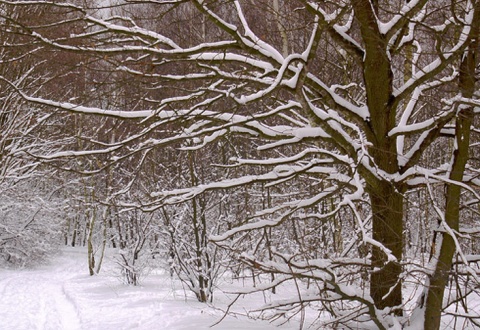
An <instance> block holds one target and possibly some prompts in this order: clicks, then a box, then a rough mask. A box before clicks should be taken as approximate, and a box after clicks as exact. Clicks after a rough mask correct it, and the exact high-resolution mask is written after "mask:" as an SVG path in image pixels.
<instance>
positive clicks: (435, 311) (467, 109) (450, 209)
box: [424, 1, 480, 330]
mask: <svg viewBox="0 0 480 330" xmlns="http://www.w3.org/2000/svg"><path fill="white" fill-rule="evenodd" d="M474 10H475V14H474V18H473V25H472V28H471V30H470V35H469V38H470V44H469V47H468V49H467V50H466V53H465V55H464V56H463V58H462V62H461V64H460V77H459V88H460V91H461V93H462V96H464V97H466V98H471V97H472V96H473V94H474V92H475V83H476V77H475V74H476V66H477V57H478V47H479V44H480V40H479V38H480V22H479V21H480V1H477V3H476V4H475V9H474ZM459 107H463V108H461V109H460V111H459V112H458V114H457V118H456V123H455V139H456V144H455V145H456V146H455V149H454V151H453V155H452V166H451V172H450V176H449V179H450V180H451V181H453V182H461V181H462V180H463V174H464V171H465V166H466V165H467V162H468V159H469V155H468V154H469V148H470V131H471V126H472V123H473V116H474V109H473V107H471V106H464V105H459ZM461 192H462V188H461V187H460V186H459V185H458V184H454V183H449V184H447V189H446V193H445V199H446V206H445V221H444V223H443V227H444V229H450V230H453V231H454V232H458V230H459V227H460V203H461ZM455 251H456V244H455V241H454V238H453V237H452V235H451V234H450V233H449V232H448V230H445V231H443V232H442V233H441V237H440V251H439V252H438V254H437V255H434V256H433V257H434V258H437V260H436V265H435V270H434V272H433V274H431V275H430V277H429V283H428V284H429V286H428V291H427V294H426V295H427V296H426V299H425V324H424V328H425V329H426V330H438V329H440V321H441V316H442V309H443V298H444V295H445V288H446V287H447V284H448V283H447V282H448V277H449V273H450V270H451V268H452V265H453V256H454V254H455Z"/></svg>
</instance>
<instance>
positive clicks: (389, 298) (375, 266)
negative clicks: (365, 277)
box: [370, 182, 403, 315]
mask: <svg viewBox="0 0 480 330" xmlns="http://www.w3.org/2000/svg"><path fill="white" fill-rule="evenodd" d="M370 201H371V205H372V213H373V218H372V235H373V239H374V240H376V241H377V242H379V243H381V244H383V246H384V247H386V248H387V249H389V250H390V251H391V254H392V255H393V256H395V257H396V258H397V261H388V260H387V255H386V254H385V252H384V251H382V250H381V249H380V248H379V247H377V246H373V247H372V273H371V278H370V281H371V283H370V295H371V296H372V298H373V301H374V302H375V305H376V306H377V307H378V308H380V309H383V308H385V307H395V306H399V307H400V306H401V304H402V283H401V277H400V275H401V272H402V268H401V266H400V260H401V259H402V251H403V196H402V194H401V193H399V192H398V191H397V190H396V189H395V187H393V186H392V185H391V183H390V182H381V183H379V184H378V185H377V186H376V187H375V188H372V189H371V191H370ZM395 314H398V315H400V314H402V309H401V308H399V309H398V310H397V311H396V312H395Z"/></svg>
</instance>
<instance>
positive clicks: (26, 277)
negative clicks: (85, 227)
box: [0, 266, 81, 330]
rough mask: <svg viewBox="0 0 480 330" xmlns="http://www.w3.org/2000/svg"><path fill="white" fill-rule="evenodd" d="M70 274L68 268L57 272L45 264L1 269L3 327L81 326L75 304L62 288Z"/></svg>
mask: <svg viewBox="0 0 480 330" xmlns="http://www.w3.org/2000/svg"><path fill="white" fill-rule="evenodd" d="M67 267H68V266H67ZM73 275H75V274H74V273H73ZM71 277H72V274H69V273H67V272H63V273H59V274H55V273H54V272H52V270H51V269H48V268H44V267H39V268H38V269H35V270H23V271H21V272H18V271H16V272H15V271H9V270H7V271H2V272H1V273H0V293H1V298H0V329H1V330H23V329H25V330H34V329H45V330H47V329H48V330H50V329H52V330H57V329H65V330H78V329H81V322H80V319H79V317H78V314H77V311H76V308H75V306H74V304H73V303H72V302H71V301H69V299H68V298H67V297H66V295H65V293H64V291H63V285H64V282H65V281H68V280H69V279H70V278H71Z"/></svg>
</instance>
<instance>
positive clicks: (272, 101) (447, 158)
mask: <svg viewBox="0 0 480 330" xmlns="http://www.w3.org/2000/svg"><path fill="white" fill-rule="evenodd" d="M1 3H2V4H4V5H5V6H18V7H22V8H23V9H24V10H28V8H29V6H31V5H32V4H35V5H38V4H39V2H37V1H22V2H8V1H1ZM135 3H138V4H139V6H142V8H143V9H144V10H143V11H142V13H143V15H150V16H149V17H145V16H144V17H143V18H138V19H136V20H135V19H134V17H133V16H132V17H130V16H128V13H129V11H125V13H124V14H122V15H113V16H111V17H107V15H106V14H105V13H106V12H105V10H100V11H95V10H93V9H92V8H82V7H81V6H77V5H75V4H67V3H50V2H42V4H43V5H45V6H48V7H51V8H55V10H56V11H58V12H59V14H58V15H57V16H56V17H55V18H51V19H50V20H49V21H46V22H45V23H44V25H29V24H26V23H25V22H22V21H21V20H16V19H14V18H13V19H12V18H10V17H8V16H7V15H4V19H7V20H8V22H10V23H9V24H13V25H14V26H15V28H16V29H17V30H18V31H22V33H23V34H24V35H26V36H27V37H29V40H30V42H31V43H34V44H38V45H42V47H46V48H51V49H54V50H55V51H57V52H62V51H64V52H67V53H74V54H81V55H82V56H84V57H85V58H90V59H101V60H102V61H103V63H104V64H105V70H106V69H107V68H110V69H111V70H112V71H111V72H112V77H115V79H116V80H117V82H118V79H119V77H121V79H127V78H126V77H130V79H132V81H135V82H136V84H135V86H132V87H131V88H132V90H135V91H143V93H141V92H135V93H132V94H130V96H131V97H132V98H135V99H136V101H137V102H133V101H134V100H132V99H129V101H130V102H129V103H128V106H122V105H121V104H118V108H116V109H113V110H112V109H105V108H102V107H98V106H97V107H92V106H89V104H77V103H74V102H73V101H71V100H68V99H62V98H61V97H59V98H57V99H54V98H52V97H50V96H49V95H41V93H39V94H37V95H32V94H31V93H29V92H28V91H22V90H21V89H19V93H20V95H21V96H22V97H23V98H24V99H25V100H27V101H30V102H31V103H32V104H37V105H42V106H50V107H52V109H59V110H64V111H65V112H69V113H75V114H79V115H86V114H90V115H97V116H109V117H113V118H115V119H118V120H125V121H131V122H136V123H137V125H132V126H131V130H130V131H129V132H128V134H126V136H125V137H123V138H121V139H116V140H115V141H113V142H112V141H97V140H95V138H94V137H92V138H91V139H90V142H91V143H90V144H88V145H85V148H84V149H83V150H81V151H75V152H71V153H65V152H62V153H53V154H50V155H48V157H50V158H55V157H59V156H67V155H68V156H77V157H78V156H88V155H91V154H100V153H108V154H110V158H109V161H112V162H115V161H119V160H123V159H126V158H127V157H132V158H130V159H131V161H132V162H136V163H137V164H140V165H138V166H139V168H141V163H142V162H144V161H145V160H146V159H147V158H148V154H149V151H150V150H153V149H159V148H162V147H164V146H166V145H171V144H175V143H179V142H182V141H187V142H188V143H186V144H183V146H182V147H180V148H179V150H180V151H183V152H191V151H192V150H202V148H204V147H205V146H206V145H214V144H216V143H220V142H221V141H224V140H225V139H228V141H230V142H231V143H233V144H236V143H237V142H238V144H236V148H237V149H236V150H235V151H236V153H235V156H234V154H232V155H229V159H228V161H226V162H225V163H222V164H211V166H212V167H213V166H216V167H218V168H220V169H223V170H224V171H223V172H222V173H221V171H220V170H218V168H217V169H216V171H218V173H219V174H218V176H217V177H215V176H213V177H210V178H209V181H208V182H186V183H185V187H180V188H176V189H163V188H162V187H158V188H157V189H158V191H150V192H149V193H150V198H146V199H145V200H132V201H131V202H130V203H125V205H124V206H125V207H137V208H139V209H142V210H144V211H155V210H158V209H161V208H162V207H163V206H165V205H172V204H177V203H182V202H189V201H190V202H192V201H193V203H195V200H196V199H197V198H198V197H199V196H200V195H201V194H203V193H205V192H208V191H214V190H218V191H226V190H227V191H228V190H229V189H238V188H239V187H248V188H251V189H252V191H259V190H260V188H261V187H268V188H269V189H276V191H277V192H279V193H276V194H273V196H271V197H272V198H270V199H269V203H268V204H264V205H262V206H264V207H259V206H260V205H261V204H259V203H255V205H253V206H252V210H253V211H254V212H253V213H250V214H244V215H245V217H244V218H243V219H241V220H239V221H238V222H236V223H235V224H234V225H233V226H232V227H231V228H230V229H228V230H225V231H224V232H222V233H220V234H218V235H216V236H213V237H211V239H212V240H213V241H214V242H216V243H217V244H218V245H220V246H223V247H225V248H226V249H230V250H232V251H236V252H239V253H241V259H242V260H243V261H244V262H245V263H246V264H247V265H250V266H251V267H252V268H253V269H256V270H258V271H262V272H267V273H270V274H276V275H278V276H277V277H276V279H275V282H273V283H272V284H271V285H272V286H275V285H278V284H280V283H283V282H288V281H291V282H296V281H297V280H298V279H304V280H308V281H310V282H314V283H316V284H317V285H316V286H314V287H315V288H316V289H315V290H313V291H312V290H311V289H308V290H306V291H301V292H300V291H299V295H298V297H296V298H294V299H292V300H289V301H283V302H278V304H272V305H270V306H266V308H272V309H275V308H278V309H280V312H279V313H285V308H286V307H288V306H289V307H290V310H291V311H292V312H295V311H296V310H298V309H300V310H301V309H302V308H304V306H306V305H307V304H312V305H315V303H316V302H318V303H320V305H321V306H322V308H325V309H327V310H329V311H330V312H331V314H332V319H333V321H332V322H339V323H345V324H348V323H349V322H366V323H368V322H373V323H374V324H375V325H376V326H377V327H378V328H380V329H386V328H389V327H392V326H399V325H400V324H401V325H403V326H408V325H409V324H417V322H418V323H421V324H423V327H424V328H425V329H438V328H439V327H440V322H441V315H442V313H447V312H448V310H447V309H444V308H443V307H444V306H447V305H448V304H447V302H446V301H444V298H446V297H445V295H444V292H445V290H446V288H448V287H449V283H448V279H449V276H450V274H451V272H452V271H453V272H457V273H458V275H460V276H461V275H462V272H463V273H464V274H466V275H465V276H468V277H471V278H473V279H474V283H476V284H468V286H466V287H465V288H463V289H462V290H460V289H458V288H456V289H455V288H454V289H455V292H456V294H457V298H458V299H455V300H454V301H456V302H457V305H458V306H460V307H461V308H463V311H462V312H455V313H454V316H456V317H465V318H470V321H471V322H477V321H475V315H474V311H470V310H469V308H468V305H467V304H463V305H462V304H460V302H461V301H463V302H464V301H465V300H466V299H468V296H469V295H470V294H472V293H475V291H476V290H478V288H477V289H475V287H478V275H477V271H476V270H475V269H473V268H472V267H471V266H470V263H469V262H470V261H471V260H476V256H475V255H469V250H467V249H466V245H467V244H466V243H465V242H469V243H472V244H475V242H477V243H478V238H476V236H478V232H479V231H478V226H477V224H476V223H475V222H474V221H473V223H472V221H463V220H464V219H465V218H466V214H467V213H468V212H475V209H476V208H478V203H479V197H480V196H479V195H478V184H479V181H478V178H477V176H478V170H477V168H478V161H477V160H476V159H475V158H474V157H472V155H474V154H476V152H477V151H476V148H477V147H478V144H477V143H476V142H475V141H476V140H477V139H478V137H477V134H478V132H477V129H476V127H477V126H476V123H477V122H478V119H477V114H478V109H479V106H480V102H479V100H478V97H479V95H478V87H479V86H478V52H479V40H480V37H479V33H480V32H479V30H480V27H479V25H480V2H479V1H478V0H461V1H429V0H412V1H401V0H398V1H374V0H355V1H308V0H298V1H297V0H296V1H293V0H292V1H288V2H279V1H267V0H262V1H255V2H253V1H240V0H239V1H203V0H202V1H201V0H192V1H183V0H178V1H175V0H170V1H166V0H165V1H162V0H152V1H148V0H143V1H127V2H126V4H125V6H128V8H129V9H131V8H134V6H135ZM121 4H122V3H120V5H121ZM145 8H150V10H145ZM182 15H185V16H184V17H183V19H181V18H182ZM152 19H155V20H160V22H162V23H163V24H161V25H159V24H153V25H152V24H150V25H149V24H148V23H149V22H151V21H152ZM185 19H186V20H185ZM78 22H82V25H81V28H78V29H71V30H70V34H69V35H68V36H59V37H55V36H54V35H52V34H51V31H54V29H55V28H57V27H58V28H62V29H65V28H66V27H68V26H70V25H71V24H77V23H78ZM159 26H161V28H160V27H159ZM85 68H86V69H87V70H88V64H86V65H85ZM107 80H108V78H107ZM107 80H106V81H107ZM87 83H90V84H92V85H95V83H96V82H95V81H91V82H87ZM112 83H113V82H112ZM140 86H144V87H142V88H140ZM127 90H128V89H127ZM92 93H95V91H92ZM98 95H99V97H102V98H108V97H109V96H108V95H105V94H98ZM124 105H127V104H124ZM134 105H135V106H134ZM139 105H142V107H139ZM245 136H247V137H248V141H249V143H250V144H248V143H247V144H244V143H243V139H241V138H240V137H245ZM137 155H142V156H141V157H140V156H137ZM432 155H438V157H432ZM230 156H232V157H230ZM220 173H221V174H220ZM130 187H132V186H130ZM419 189H423V190H422V191H423V192H424V194H423V195H422V196H424V197H425V198H423V199H422V201H423V202H424V203H426V204H427V206H426V207H428V208H429V209H431V210H433V212H431V213H429V216H430V217H433V218H434V219H435V221H431V222H430V223H432V222H433V223H436V225H435V227H433V228H424V230H428V231H432V234H431V235H428V237H431V238H430V240H429V241H428V243H427V244H428V245H430V247H431V248H430V251H429V252H430V255H429V256H426V259H427V260H424V257H425V256H418V258H415V259H413V260H412V259H409V258H406V256H407V253H406V248H407V246H406V244H405V242H406V240H407V238H408V234H407V233H408V232H409V231H407V230H406V227H408V228H412V227H414V226H413V224H412V222H416V221H424V223H427V221H425V220H431V219H412V218H411V217H409V218H408V219H407V217H406V215H407V214H408V212H406V206H407V205H409V204H408V203H407V201H408V202H410V201H414V200H415V197H414V196H415V194H418V193H419V191H420V190H419ZM438 196H441V197H440V198H438ZM324 223H329V224H333V225H332V226H330V227H328V226H323V224H324ZM320 224H322V225H321V226H320ZM328 228H330V229H328ZM345 228H348V229H349V230H344V229H345ZM266 230H267V231H269V230H272V231H274V232H275V233H276V234H277V235H278V236H279V237H278V239H275V240H273V239H270V238H271V237H272V236H271V235H263V233H265V231H266ZM299 230H300V231H303V232H305V233H306V234H305V235H304V236H303V237H299V236H298V232H299ZM259 233H260V235H259ZM319 233H322V234H324V235H326V236H325V237H324V241H328V240H330V239H331V240H332V241H333V240H335V241H336V242H337V244H335V248H334V249H331V250H328V251H327V252H328V253H324V254H323V255H322V254H321V253H319V251H318V250H316V249H317V248H318V246H315V245H314V244H315V243H312V241H313V242H314V241H315V240H316V239H318V235H319ZM272 235H273V233H272ZM267 238H268V239H267ZM248 240H254V241H253V242H252V244H250V245H249V244H245V242H246V241H248ZM267 241H268V242H267ZM245 246H256V247H258V248H254V249H251V251H253V252H251V251H242V248H243V247H245ZM323 246H325V245H323ZM267 251H269V252H267ZM242 252H243V253H242ZM454 259H455V260H457V263H459V264H460V265H461V267H460V268H461V269H462V270H461V271H459V269H460V268H459V267H454V268H452V266H453V265H454ZM412 282H413V284H411V285H410V283H412ZM470 283H472V282H471V280H470ZM407 284H408V285H407ZM362 285H366V286H367V287H368V290H365V287H364V286H362ZM412 286H413V287H415V288H417V289H418V288H421V289H422V290H423V293H421V294H419V297H418V302H417V304H416V306H415V308H414V309H413V311H411V310H410V309H411V299H413V298H407V297H408V296H407V295H403V293H404V292H406V290H407V289H408V290H410V288H411V287H412ZM310 288H311V287H310ZM422 290H420V291H422ZM327 306H330V307H328V308H327ZM342 307H343V308H344V310H341V309H342ZM407 312H408V314H407ZM472 312H473V314H472ZM476 316H477V317H478V311H477V315H476ZM356 324H358V323H356Z"/></svg>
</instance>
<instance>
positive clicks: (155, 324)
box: [0, 248, 298, 330]
mask: <svg viewBox="0 0 480 330" xmlns="http://www.w3.org/2000/svg"><path fill="white" fill-rule="evenodd" d="M217 295H218V297H217V298H216V305H217V304H218V306H219V307H222V306H223V307H225V306H226V302H227V301H228V298H227V296H226V295H225V294H222V293H220V292H218V293H217ZM245 299H249V300H248V301H245V302H244V303H242V302H241V304H240V305H239V306H241V305H244V306H245V305H250V304H253V303H260V302H259V301H255V299H256V300H259V299H260V300H262V302H263V297H258V296H257V297H248V298H245ZM252 299H253V300H252ZM239 308H241V307H239ZM222 315H223V313H222V312H221V311H220V310H216V309H213V308H212V307H208V306H207V305H205V304H201V303H198V302H197V301H196V300H195V298H185V291H184V289H183V287H182V286H181V284H180V283H179V282H176V281H172V280H171V278H170V277H169V276H168V274H162V273H159V274H155V273H151V274H149V275H148V276H147V277H145V278H144V280H143V282H142V284H141V285H140V286H137V287H134V286H127V285H125V284H123V283H122V282H121V281H120V279H119V278H118V269H116V265H115V263H114V262H113V259H112V258H107V259H106V260H105V263H104V268H103V270H102V271H101V273H100V274H99V275H97V276H89V275H88V268H87V262H86V250H84V249H77V248H70V249H64V250H63V251H62V252H61V253H60V254H59V255H58V256H56V257H55V258H53V259H52V260H51V261H50V262H48V264H46V265H42V266H38V267H36V268H34V269H23V270H0V329H1V330H33V329H45V330H46V329H52V330H59V329H88V330H96V329H98V330H110V329H112V330H121V329H125V330H126V329H149V330H151V329H174V330H180V329H184V330H187V329H195V330H200V329H209V328H210V326H211V325H212V324H214V323H215V322H216V321H218V320H219V319H220V318H221V317H222ZM213 329H214V330H227V329H228V330H240V329H249V330H250V329H251V330H260V329H262V330H269V329H298V323H289V324H285V325H282V326H280V327H279V328H278V327H276V326H274V325H272V324H269V323H268V322H265V321H253V320H250V319H247V318H234V317H227V318H226V319H224V320H223V321H222V322H221V323H220V324H219V325H217V326H215V327H213Z"/></svg>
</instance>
